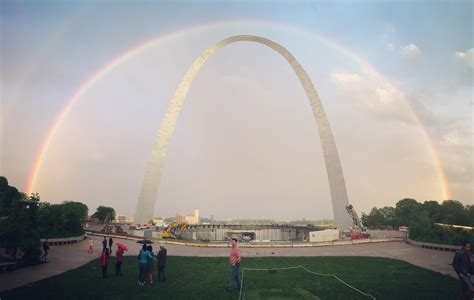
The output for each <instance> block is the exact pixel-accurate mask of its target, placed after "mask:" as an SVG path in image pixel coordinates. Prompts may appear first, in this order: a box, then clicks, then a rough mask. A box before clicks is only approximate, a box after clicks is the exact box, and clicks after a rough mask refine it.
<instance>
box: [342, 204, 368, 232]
mask: <svg viewBox="0 0 474 300" xmlns="http://www.w3.org/2000/svg"><path fill="white" fill-rule="evenodd" d="M346 211H347V213H348V214H349V216H350V217H351V219H352V226H351V239H353V240H358V239H361V238H370V234H369V233H367V228H366V227H365V226H364V224H362V220H361V219H360V218H359V215H358V214H357V212H356V211H355V209H354V206H352V204H348V205H346Z"/></svg>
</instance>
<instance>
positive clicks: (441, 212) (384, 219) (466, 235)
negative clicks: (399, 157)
mask: <svg viewBox="0 0 474 300" xmlns="http://www.w3.org/2000/svg"><path fill="white" fill-rule="evenodd" d="M362 222H363V223H364V225H365V226H367V227H386V226H394V227H398V226H408V227H409V234H410V238H412V239H415V240H419V241H423V242H432V243H440V244H452V245H459V244H460V243H461V242H462V241H463V240H470V241H474V231H472V230H466V229H462V228H452V227H444V226H440V225H436V223H442V224H449V225H462V226H472V227H474V205H466V206H464V205H463V204H462V203H461V202H459V201H457V200H445V201H443V202H442V203H441V204H440V203H438V202H437V201H425V202H423V203H421V202H418V201H416V200H415V199H409V198H405V199H402V200H400V201H398V202H397V203H396V205H395V207H391V206H385V207H382V208H377V207H374V208H372V210H371V211H370V213H369V214H365V213H363V214H362Z"/></svg>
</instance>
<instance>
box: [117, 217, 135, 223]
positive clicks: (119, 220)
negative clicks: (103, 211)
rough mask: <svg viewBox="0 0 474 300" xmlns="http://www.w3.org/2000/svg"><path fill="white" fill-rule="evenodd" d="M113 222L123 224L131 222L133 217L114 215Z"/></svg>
mask: <svg viewBox="0 0 474 300" xmlns="http://www.w3.org/2000/svg"><path fill="white" fill-rule="evenodd" d="M114 222H115V223H121V224H125V223H128V224H133V222H134V218H133V217H129V216H125V215H116V216H115V220H114Z"/></svg>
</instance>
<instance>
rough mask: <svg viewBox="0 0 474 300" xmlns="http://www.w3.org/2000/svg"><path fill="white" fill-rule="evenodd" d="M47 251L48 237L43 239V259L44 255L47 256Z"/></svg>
mask: <svg viewBox="0 0 474 300" xmlns="http://www.w3.org/2000/svg"><path fill="white" fill-rule="evenodd" d="M48 251H49V242H48V239H45V240H44V242H43V259H44V260H45V261H46V257H48Z"/></svg>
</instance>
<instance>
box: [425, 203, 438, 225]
mask: <svg viewBox="0 0 474 300" xmlns="http://www.w3.org/2000/svg"><path fill="white" fill-rule="evenodd" d="M421 213H426V214H427V216H428V217H429V218H430V219H431V220H432V221H433V222H435V223H439V222H441V217H442V215H441V205H439V203H438V201H432V200H431V201H425V202H424V203H423V204H422V205H421Z"/></svg>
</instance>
